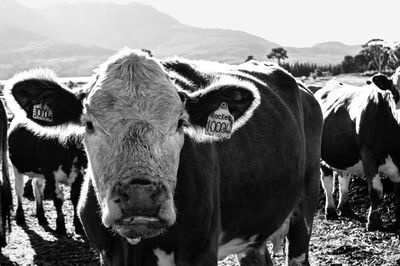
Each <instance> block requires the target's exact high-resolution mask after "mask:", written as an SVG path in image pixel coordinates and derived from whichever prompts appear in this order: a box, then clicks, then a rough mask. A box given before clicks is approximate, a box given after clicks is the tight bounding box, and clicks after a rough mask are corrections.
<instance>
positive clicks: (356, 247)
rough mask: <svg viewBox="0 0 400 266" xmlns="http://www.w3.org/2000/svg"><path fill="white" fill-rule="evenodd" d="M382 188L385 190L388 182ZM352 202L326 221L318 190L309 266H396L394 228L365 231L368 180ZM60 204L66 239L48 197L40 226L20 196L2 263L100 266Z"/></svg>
mask: <svg viewBox="0 0 400 266" xmlns="http://www.w3.org/2000/svg"><path fill="white" fill-rule="evenodd" d="M385 188H389V190H390V186H387V187H385ZM350 193H351V205H352V206H353V210H354V211H355V212H356V214H357V215H359V216H360V218H359V219H348V218H343V219H339V220H338V221H326V220H325V219H324V215H323V200H324V196H323V194H322V193H321V197H320V207H319V209H318V212H317V215H316V217H315V221H314V228H313V234H312V238H311V243H310V262H311V265H400V241H399V237H398V236H397V235H396V234H395V233H393V232H384V231H378V232H367V231H366V230H365V218H366V214H367V209H368V198H367V188H366V184H365V182H364V181H363V180H361V179H354V180H352V181H351V185H350ZM66 198H67V201H66V202H65V204H64V206H63V207H64V213H65V214H66V222H67V230H68V236H67V237H60V236H57V235H56V234H55V232H54V229H55V218H56V213H55V210H54V207H53V203H52V201H45V210H46V216H47V218H48V220H49V226H47V227H42V226H40V225H38V223H37V221H36V217H35V216H34V214H35V203H34V202H33V201H29V200H27V199H24V209H25V215H26V220H27V225H26V226H25V227H20V226H18V225H16V223H15V219H14V216H13V221H12V232H11V234H10V236H9V237H8V245H7V246H6V247H5V248H3V249H2V252H1V254H0V265H1V266H3V265H45V266H50V265H90V266H92V265H93V266H94V265H99V263H98V255H97V253H96V251H95V249H94V248H93V247H91V246H90V244H88V243H87V242H85V240H84V239H83V238H82V237H80V236H78V235H76V234H75V233H74V228H73V225H72V218H73V217H72V205H71V202H70V201H69V200H68V199H69V197H68V196H67V197H66ZM393 210H394V197H393V194H391V193H388V194H387V195H385V197H384V200H383V203H382V204H381V209H380V211H381V213H382V219H383V222H384V224H385V225H390V224H391V223H393V222H394V213H393ZM274 260H275V262H276V264H277V265H282V264H284V262H285V256H284V254H283V251H281V252H279V253H278V254H276V255H275V256H274ZM219 266H238V263H237V260H236V257H235V256H230V257H228V258H227V259H225V260H224V261H222V262H220V263H219Z"/></svg>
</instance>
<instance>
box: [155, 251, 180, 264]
mask: <svg viewBox="0 0 400 266" xmlns="http://www.w3.org/2000/svg"><path fill="white" fill-rule="evenodd" d="M153 252H154V255H156V257H157V265H158V266H175V265H176V264H175V255H174V252H171V254H167V253H166V252H165V251H164V250H161V249H159V248H156V249H155V250H153Z"/></svg>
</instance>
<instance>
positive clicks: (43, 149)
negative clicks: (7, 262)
mask: <svg viewBox="0 0 400 266" xmlns="http://www.w3.org/2000/svg"><path fill="white" fill-rule="evenodd" d="M8 140H9V151H10V160H11V163H12V164H13V167H14V176H15V192H16V194H17V202H18V207H17V213H16V220H17V224H19V225H23V224H25V216H24V210H23V207H22V194H23V188H24V175H27V176H29V177H30V178H33V180H32V187H33V191H34V195H35V200H36V217H37V219H38V222H39V224H40V225H47V224H48V222H47V219H46V217H45V214H44V209H43V199H44V187H45V184H46V185H47V186H48V187H49V190H50V191H51V192H52V195H53V200H54V205H55V207H56V211H57V220H56V222H57V226H56V232H57V233H60V234H66V229H65V221H64V215H63V213H62V205H63V201H64V195H63V192H62V189H61V187H60V185H61V184H65V185H69V186H71V201H72V204H73V206H74V226H75V231H76V232H77V233H83V229H82V225H81V223H80V221H79V218H78V216H77V210H76V207H77V204H78V200H79V194H80V188H81V185H82V181H83V174H82V171H83V168H84V167H86V166H87V159H86V156H85V154H84V151H83V147H79V146H81V145H78V146H77V144H75V143H68V144H66V145H62V144H61V143H59V141H58V140H55V139H46V138H45V137H43V136H42V137H41V136H37V135H35V133H33V132H32V130H31V129H29V127H28V126H27V124H26V121H25V122H24V120H23V119H22V120H21V119H20V118H18V117H17V118H15V119H14V120H13V121H12V122H11V125H10V133H9V136H8Z"/></svg>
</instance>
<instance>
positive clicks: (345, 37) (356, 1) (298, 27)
mask: <svg viewBox="0 0 400 266" xmlns="http://www.w3.org/2000/svg"><path fill="white" fill-rule="evenodd" d="M17 1H18V2H19V3H20V4H22V5H24V6H26V7H29V8H41V7H44V6H47V5H52V4H56V3H63V2H67V3H79V2H109V3H114V4H127V3H131V2H133V3H140V4H145V5H149V6H152V7H154V8H155V9H157V10H158V11H160V12H163V13H166V14H168V15H170V16H172V17H173V18H175V19H176V20H178V21H179V22H180V23H183V24H186V25H190V26H194V27H200V28H210V29H212V28H221V29H228V30H235V31H244V32H247V33H249V34H252V35H256V36H258V37H261V38H263V39H265V40H267V41H270V42H274V43H277V44H279V45H280V46H285V47H311V46H313V45H316V44H320V43H326V42H341V43H343V44H346V45H362V44H365V43H366V42H367V41H369V40H370V39H373V38H380V39H383V40H385V41H387V42H389V43H393V42H395V41H398V40H399V39H398V38H397V36H396V35H395V33H396V29H395V27H396V11H397V9H396V8H392V9H390V8H386V9H385V12H376V6H375V5H374V4H372V3H376V1H374V0H367V1H360V0H353V1H345V0H337V1H331V2H328V3H321V2H322V1H319V0H305V1H301V2H300V1H291V0H282V1H280V2H279V3H276V2H267V3H266V2H265V1H263V2H262V1H257V0H248V1H247V2H246V3H247V4H243V2H241V3H239V2H238V1H235V2H233V1H229V0H220V1H218V2H212V0H203V1H202V2H201V3H199V2H194V1H181V0H171V1H168V3H167V2H165V1H163V0H135V1H130V0H33V1H32V0H17ZM248 3H250V4H248ZM379 3H380V4H379V6H382V7H384V6H386V7H387V6H390V5H388V3H393V5H395V2H394V0H382V1H380V2H379ZM290 5H292V7H291V8H290V10H284V12H280V11H279V10H280V8H281V7H282V6H284V7H288V6H290ZM210 6H212V7H213V8H211V9H210V8H209V7H210ZM226 6H229V8H226ZM343 7H345V8H343ZM360 8H361V9H362V10H360ZM221 10H223V12H222V14H223V16H221ZM264 10H273V12H268V11H267V12H265V13H267V17H264V19H265V23H266V24H271V25H274V27H266V26H264V25H260V17H262V16H263V15H265V14H264V13H263V12H264ZM328 11H329V12H328ZM205 13H207V15H206V16H207V20H206V21H204V19H203V18H204V14H205ZM243 14H250V15H249V16H243ZM238 18H244V19H243V20H241V19H238ZM368 18H371V19H372V20H373V23H370V22H369V21H368V20H367V22H368V23H365V22H363V21H364V20H366V19H368ZM277 21H279V22H280V23H277ZM285 21H289V22H290V23H286V22H285ZM292 21H296V23H295V26H293V25H292V23H291V22H292ZM321 21H322V22H321ZM376 21H384V22H379V23H378V22H376ZM354 24H355V25H354ZM277 25H278V26H279V27H277ZM352 25H354V26H352ZM354 27H356V29H353V28H354Z"/></svg>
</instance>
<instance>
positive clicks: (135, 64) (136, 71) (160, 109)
mask: <svg viewBox="0 0 400 266" xmlns="http://www.w3.org/2000/svg"><path fill="white" fill-rule="evenodd" d="M183 109H184V105H183V103H182V102H181V100H180V98H179V95H178V92H177V89H176V87H175V86H174V84H173V83H172V82H171V80H170V79H169V77H168V76H167V74H166V73H165V71H164V69H163V68H162V66H161V65H160V64H159V63H158V62H157V61H156V60H155V59H153V58H149V57H148V56H147V55H146V54H141V53H137V52H135V51H133V52H131V53H128V54H123V55H121V56H119V57H118V56H117V57H116V58H114V59H112V60H111V61H108V62H106V63H105V65H103V66H102V67H101V68H100V70H99V78H98V80H97V82H96V84H95V86H94V87H93V89H92V91H91V92H90V94H89V95H88V98H87V100H86V112H87V113H89V114H91V115H93V116H95V117H96V118H97V119H98V120H100V121H101V122H103V121H104V122H116V121H118V120H121V119H125V120H126V119H127V118H128V119H129V120H134V121H146V122H147V123H150V124H153V125H154V124H158V123H161V124H163V123H164V124H168V123H170V122H172V120H176V117H177V115H179V113H181V112H182V111H183ZM161 126H162V125H161Z"/></svg>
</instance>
